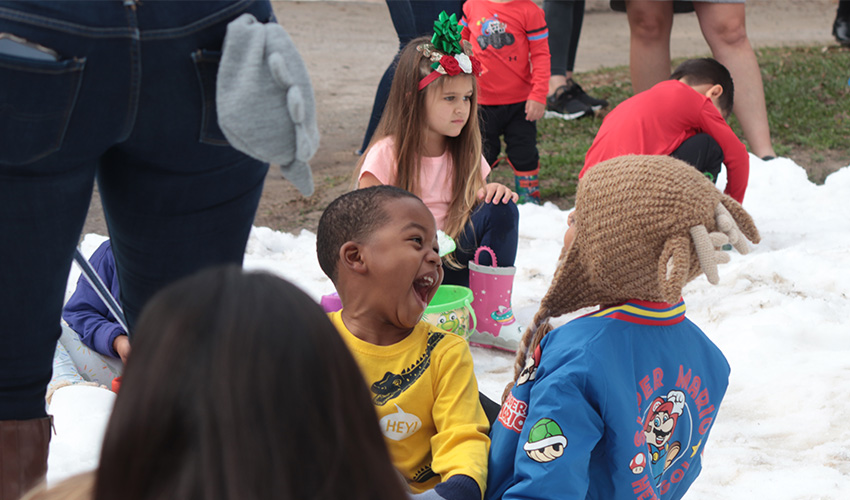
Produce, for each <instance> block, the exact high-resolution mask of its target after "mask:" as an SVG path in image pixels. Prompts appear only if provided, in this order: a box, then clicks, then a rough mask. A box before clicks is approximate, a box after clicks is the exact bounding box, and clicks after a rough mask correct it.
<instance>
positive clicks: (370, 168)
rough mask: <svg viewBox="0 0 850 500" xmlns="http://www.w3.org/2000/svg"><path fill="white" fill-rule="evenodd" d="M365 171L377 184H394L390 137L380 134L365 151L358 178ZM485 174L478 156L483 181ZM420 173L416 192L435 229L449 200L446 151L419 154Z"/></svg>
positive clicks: (485, 166)
mask: <svg viewBox="0 0 850 500" xmlns="http://www.w3.org/2000/svg"><path fill="white" fill-rule="evenodd" d="M366 172H369V173H370V174H372V175H374V176H375V178H377V179H378V180H379V181H381V184H388V185H391V186H395V185H396V179H397V172H398V163H397V162H396V159H395V151H394V147H393V139H392V137H384V138H383V139H381V140H379V141H378V142H376V143H375V144H374V145H372V147H371V148H369V151H367V152H366V159H365V160H363V167H362V168H361V169H360V176H359V178H360V179H362V178H363V174H364V173H366ZM489 174H490V165H488V164H487V160H485V159H484V157H483V156H482V157H481V178H482V179H483V180H485V182H486V180H487V175H489ZM421 175H422V177H421V178H420V179H419V189H420V190H421V191H422V193H421V195H420V196H421V198H422V201H423V202H425V206H426V207H428V209H429V210H431V213H432V214H433V215H434V219H436V220H437V229H443V226H444V224H445V222H446V215H447V214H448V211H449V203H450V202H451V200H452V193H451V178H452V177H451V176H452V160H451V158H450V157H449V155H448V153H443V154H442V156H437V157H430V156H423V157H422V166H421ZM358 180H359V179H358Z"/></svg>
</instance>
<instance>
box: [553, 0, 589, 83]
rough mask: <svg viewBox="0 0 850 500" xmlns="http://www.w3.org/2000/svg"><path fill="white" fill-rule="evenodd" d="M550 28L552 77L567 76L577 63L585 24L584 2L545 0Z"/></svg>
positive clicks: (578, 0) (581, 0) (577, 0)
mask: <svg viewBox="0 0 850 500" xmlns="http://www.w3.org/2000/svg"><path fill="white" fill-rule="evenodd" d="M543 12H544V13H545V14H546V27H547V28H549V54H551V56H552V62H551V64H550V67H551V69H552V75H562V76H563V75H566V73H567V71H572V70H573V67H575V63H576V51H577V50H578V39H579V36H580V35H581V25H582V23H583V22H584V0H575V1H574V0H543Z"/></svg>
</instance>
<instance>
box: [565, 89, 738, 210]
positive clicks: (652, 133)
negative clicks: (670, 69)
mask: <svg viewBox="0 0 850 500" xmlns="http://www.w3.org/2000/svg"><path fill="white" fill-rule="evenodd" d="M699 133H706V134H708V135H710V136H711V137H712V138H713V139H714V140H715V141H717V143H718V144H719V145H720V147H721V148H722V149H723V157H724V159H723V163H724V164H725V165H726V190H725V193H726V194H728V195H729V196H731V197H732V198H734V199H735V200H737V201H738V202H739V203H741V202H743V201H744V192H745V191H746V190H747V182H748V180H749V177H750V158H749V155H748V154H747V148H746V147H745V146H744V145H743V144H742V143H741V141H740V140H739V139H738V137H737V136H736V135H735V132H733V131H732V128H731V127H729V124H728V123H726V120H724V119H723V116H721V115H720V111H718V110H717V108H716V107H715V106H714V104H713V103H712V102H711V99H709V98H708V97H706V96H704V95H702V94H700V93H699V92H697V91H695V90H694V89H692V88H691V87H689V86H688V85H687V84H685V83H682V82H680V81H678V80H666V81H663V82H661V83H659V84H657V85H655V86H654V87H652V88H651V89H649V90H646V91H644V92H641V93H639V94H637V95H635V96H633V97H631V98H629V99H626V100H625V101H623V102H622V103H620V104H619V105H618V106H617V107H616V108H614V109H613V110H612V111H611V112H610V113H608V116H606V117H605V120H603V122H602V126H601V127H599V132H597V134H596V138H595V139H593V144H592V145H591V146H590V149H588V150H587V155H586V156H585V158H584V168H582V169H581V172H580V173H579V178H581V177H582V176H583V175H584V173H585V172H586V171H587V169H589V168H590V167H592V166H594V165H596V164H597V163H600V162H603V161H605V160H610V159H611V158H616V157H617V156H623V155H629V154H640V155H669V154H670V153H672V152H673V151H675V150H676V148H678V147H679V146H680V145H681V144H682V142H684V141H685V140H686V139H689V138H691V137H693V136H694V135H696V134H699Z"/></svg>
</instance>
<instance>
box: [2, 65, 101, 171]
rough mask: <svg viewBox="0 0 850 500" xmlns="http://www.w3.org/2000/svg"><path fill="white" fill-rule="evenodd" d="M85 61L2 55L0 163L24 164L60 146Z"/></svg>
mask: <svg viewBox="0 0 850 500" xmlns="http://www.w3.org/2000/svg"><path fill="white" fill-rule="evenodd" d="M84 67H85V59H68V60H63V61H39V60H30V59H25V58H20V57H14V56H8V55H4V54H0V141H2V146H0V165H26V164H29V163H32V162H35V161H37V160H39V159H41V158H44V157H45V156H47V155H49V154H51V153H54V152H56V151H58V150H59V148H61V147H62V141H63V140H64V138H65V132H66V130H67V129H68V122H69V121H70V119H71V113H72V112H73V110H74V104H75V103H76V101H77V93H78V92H79V90H80V83H81V81H82V76H83V69H84Z"/></svg>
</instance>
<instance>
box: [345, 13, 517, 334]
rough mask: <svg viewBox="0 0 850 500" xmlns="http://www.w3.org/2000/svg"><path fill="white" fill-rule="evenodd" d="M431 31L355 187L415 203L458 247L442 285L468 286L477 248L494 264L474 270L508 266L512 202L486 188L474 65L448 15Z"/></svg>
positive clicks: (398, 80)
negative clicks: (411, 197)
mask: <svg viewBox="0 0 850 500" xmlns="http://www.w3.org/2000/svg"><path fill="white" fill-rule="evenodd" d="M434 27H435V33H434V36H433V37H432V38H431V40H428V39H427V38H424V37H423V38H418V39H415V40H413V41H411V42H410V44H408V45H407V47H405V49H404V50H403V51H402V53H401V56H400V58H399V62H398V67H397V68H396V73H395V78H394V79H393V84H392V88H391V89H390V96H389V100H388V102H387V107H386V109H385V111H384V114H383V117H382V118H381V122H380V124H379V125H378V130H377V131H376V132H375V135H374V136H373V138H372V142H371V144H370V145H369V148H368V149H367V151H366V153H365V154H364V155H363V156H362V157H361V159H360V161H359V163H358V165H357V176H358V185H359V187H361V188H363V187H368V186H374V185H379V184H390V185H394V186H398V187H401V188H403V189H406V190H408V191H410V192H412V193H414V194H416V195H417V196H419V197H420V198H422V200H423V201H424V202H425V205H426V206H428V208H429V209H430V210H431V213H432V214H433V215H434V218H435V219H436V221H437V228H438V229H440V230H442V231H444V232H445V233H446V234H448V235H449V236H450V237H452V238H453V239H454V240H455V241H456V243H457V249H456V250H455V251H454V252H453V253H451V254H449V255H448V256H447V257H446V258H444V267H445V279H444V280H443V282H444V283H449V284H455V285H462V286H468V285H469V272H468V271H467V266H468V264H469V261H470V260H472V258H473V255H474V254H475V251H476V250H477V249H478V247H480V246H487V247H489V248H490V249H492V250H493V252H494V254H495V256H496V262H492V263H491V262H487V260H488V259H490V256H489V254H488V253H486V252H482V255H483V256H484V257H483V258H479V264H481V263H483V264H485V265H496V263H498V265H499V266H512V265H513V263H514V260H515V258H516V250H517V240H518V231H517V228H518V223H519V213H518V211H517V207H516V203H515V202H516V200H517V194H516V193H514V192H513V191H511V190H510V189H509V188H508V187H506V186H504V185H502V184H499V183H495V182H487V175H488V174H489V173H490V166H489V165H488V164H487V162H486V160H484V157H483V156H482V151H481V148H482V142H481V132H480V129H479V125H478V99H477V94H478V87H477V83H476V77H477V75H478V74H479V73H480V70H481V67H480V63H479V62H478V61H477V60H476V59H475V57H473V56H472V55H471V54H472V52H471V50H469V49H468V48H465V47H463V46H462V45H461V43H462V42H461V34H460V29H461V28H460V26H458V23H457V18H456V16H455V15H451V16H447V15H446V14H445V13H442V14H441V16H440V19H439V20H437V21H436V22H435V23H434ZM517 337H518V335H517ZM517 340H518V338H517Z"/></svg>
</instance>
